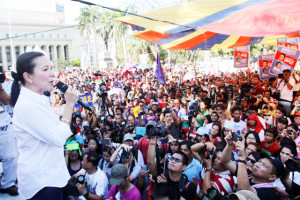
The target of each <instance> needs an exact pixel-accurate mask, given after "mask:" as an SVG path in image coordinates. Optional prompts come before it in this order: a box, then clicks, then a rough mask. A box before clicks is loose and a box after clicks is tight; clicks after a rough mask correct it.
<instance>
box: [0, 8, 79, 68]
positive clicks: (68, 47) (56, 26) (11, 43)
mask: <svg viewBox="0 0 300 200" xmlns="http://www.w3.org/2000/svg"><path fill="white" fill-rule="evenodd" d="M81 46H82V40H81V35H80V31H79V30H77V29H76V28H75V27H74V26H71V25H67V24H65V20H64V7H63V5H56V11H54V12H39V11H18V10H9V11H8V10H1V9H0V49H1V51H0V66H2V68H3V69H4V70H5V71H10V70H14V71H15V64H16V59H17V58H18V56H19V55H21V54H22V53H24V52H27V51H43V52H44V53H45V54H46V55H47V56H48V57H49V58H50V60H51V61H53V62H55V61H56V60H58V59H63V60H69V61H72V60H75V59H77V58H80V55H81Z"/></svg>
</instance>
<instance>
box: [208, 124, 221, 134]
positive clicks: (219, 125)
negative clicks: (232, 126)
mask: <svg viewBox="0 0 300 200" xmlns="http://www.w3.org/2000/svg"><path fill="white" fill-rule="evenodd" d="M214 126H218V127H219V134H218V136H221V133H222V125H221V124H220V123H218V122H214V123H213V124H212V126H211V128H212V127H214Z"/></svg>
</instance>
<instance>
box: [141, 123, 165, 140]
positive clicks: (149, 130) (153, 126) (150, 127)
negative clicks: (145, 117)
mask: <svg viewBox="0 0 300 200" xmlns="http://www.w3.org/2000/svg"><path fill="white" fill-rule="evenodd" d="M166 134H167V130H166V128H165V127H163V125H162V124H161V123H159V122H154V121H151V122H149V123H148V124H147V125H146V135H147V136H148V137H151V136H160V137H166Z"/></svg>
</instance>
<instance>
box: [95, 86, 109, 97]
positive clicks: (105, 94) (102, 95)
mask: <svg viewBox="0 0 300 200" xmlns="http://www.w3.org/2000/svg"><path fill="white" fill-rule="evenodd" d="M97 96H98V97H100V98H102V99H105V98H106V97H108V94H107V92H106V90H104V89H103V88H100V93H99V92H97Z"/></svg>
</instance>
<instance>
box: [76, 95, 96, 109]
mask: <svg viewBox="0 0 300 200" xmlns="http://www.w3.org/2000/svg"><path fill="white" fill-rule="evenodd" d="M79 98H81V99H82V100H83V101H84V102H86V103H87V104H89V106H91V107H93V97H92V95H91V94H84V95H79ZM80 107H81V106H80V105H79V104H78V103H77V104H75V108H80Z"/></svg>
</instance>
